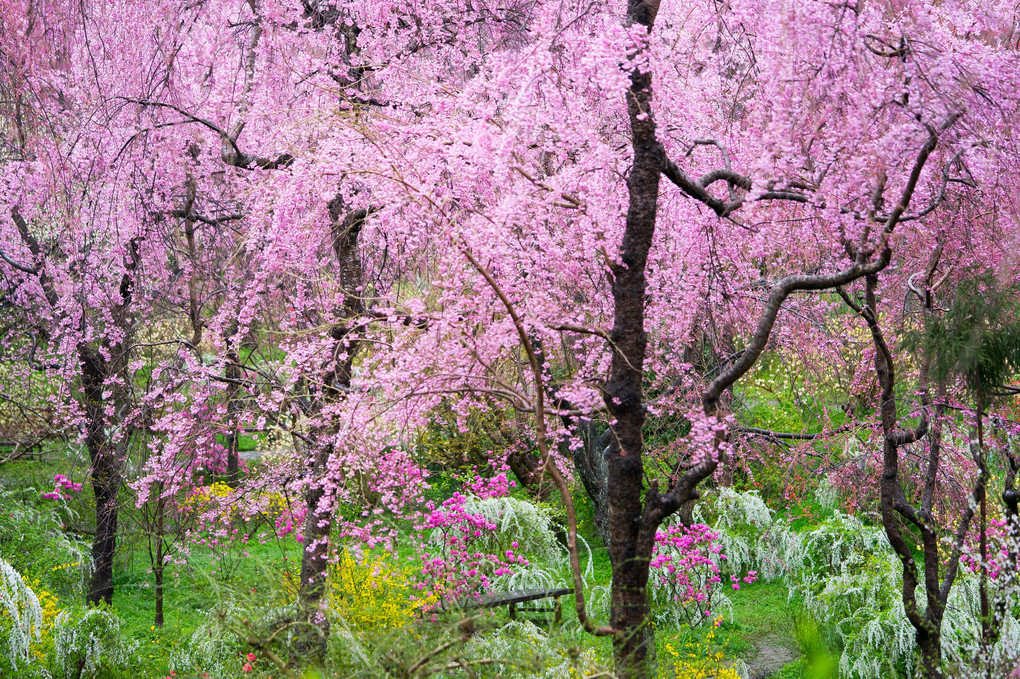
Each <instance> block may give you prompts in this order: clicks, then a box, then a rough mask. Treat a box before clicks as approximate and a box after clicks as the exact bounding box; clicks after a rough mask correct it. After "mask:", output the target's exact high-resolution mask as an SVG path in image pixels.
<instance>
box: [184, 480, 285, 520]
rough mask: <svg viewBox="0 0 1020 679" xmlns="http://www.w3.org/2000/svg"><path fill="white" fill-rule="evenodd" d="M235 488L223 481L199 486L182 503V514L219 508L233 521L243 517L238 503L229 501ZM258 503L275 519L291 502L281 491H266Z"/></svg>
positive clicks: (222, 514)
mask: <svg viewBox="0 0 1020 679" xmlns="http://www.w3.org/2000/svg"><path fill="white" fill-rule="evenodd" d="M232 492H234V489H233V488H231V487H230V485H228V484H226V483H224V482H223V481H216V482H215V483H212V484H210V485H208V486H198V487H197V488H195V489H193V490H192V491H191V492H189V493H188V494H187V496H186V497H185V498H184V499H183V500H182V501H181V503H180V510H181V513H182V514H187V515H192V514H194V515H201V514H203V513H205V512H208V511H210V510H219V511H218V512H217V513H218V514H219V515H221V516H223V517H226V518H228V519H230V520H231V521H233V520H236V519H240V518H242V516H241V512H240V510H239V509H238V508H237V505H236V504H232V503H229V502H227V500H228V499H229V497H230V494H231V493H232ZM260 497H261V499H260V501H259V502H257V503H256V506H257V507H259V508H260V511H261V512H262V513H263V514H265V515H266V516H267V517H268V518H269V519H270V520H275V519H277V518H278V517H280V516H282V515H283V514H284V513H286V512H287V511H288V510H289V509H290V503H288V502H287V499H286V498H285V497H284V496H283V495H282V494H280V493H277V492H274V493H265V494H263V495H261V496H260Z"/></svg>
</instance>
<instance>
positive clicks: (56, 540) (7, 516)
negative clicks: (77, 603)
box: [0, 488, 92, 599]
mask: <svg viewBox="0 0 1020 679" xmlns="http://www.w3.org/2000/svg"><path fill="white" fill-rule="evenodd" d="M39 498H40V494H39V492H38V491H37V490H36V489H35V488H25V489H21V490H18V491H0V507H3V511H2V512H0V555H3V558H5V559H7V560H8V561H9V563H10V564H11V566H12V567H14V568H15V569H17V570H18V571H19V572H21V573H23V574H24V575H25V576H26V577H29V578H35V579H38V580H40V581H41V582H43V583H45V585H46V586H47V587H49V588H50V589H51V590H53V591H54V592H55V593H56V594H57V595H58V596H60V597H61V598H65V599H73V598H76V597H81V596H82V594H83V592H84V583H85V576H86V575H87V572H88V569H89V568H90V567H91V564H92V561H91V557H90V556H89V551H88V547H87V546H86V545H84V544H83V543H81V542H80V541H78V540H76V539H74V538H72V537H69V536H68V535H67V534H66V533H65V532H64V530H63V526H62V522H61V520H60V518H59V516H58V512H54V511H53V510H52V508H48V507H40V506H39V503H40V499H39ZM70 511H71V510H70V508H68V507H63V508H61V512H62V513H65V514H66V513H67V512H70Z"/></svg>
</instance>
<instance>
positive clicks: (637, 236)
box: [605, 0, 660, 679]
mask: <svg viewBox="0 0 1020 679" xmlns="http://www.w3.org/2000/svg"><path fill="white" fill-rule="evenodd" d="M657 10H658V3H657V2H654V3H646V2H641V1H640V0H630V2H629V4H628V8H627V19H628V22H629V23H631V24H639V25H642V26H645V27H647V28H648V29H649V30H650V29H651V26H652V24H653V22H654V21H655V13H656V11H657ZM630 81H631V84H630V89H629V91H628V94H627V110H628V113H629V117H630V126H631V133H632V144H633V153H634V158H633V162H632V165H631V168H630V176H629V177H628V179H627V190H628V193H629V205H628V209H627V219H626V225H625V229H624V234H623V241H622V243H621V245H620V253H619V254H620V263H619V264H613V265H612V274H613V285H612V295H613V329H612V332H611V335H610V337H611V344H612V346H613V348H614V351H613V359H612V366H611V372H610V377H609V380H608V381H607V382H606V396H605V402H606V407H607V408H608V409H609V413H610V418H611V420H612V423H613V424H612V431H613V436H612V437H611V438H610V444H609V448H608V450H607V451H606V458H607V460H606V461H607V468H608V472H609V473H608V497H607V499H608V505H609V541H610V545H609V557H610V561H611V563H612V566H613V581H612V592H611V608H610V625H611V626H612V627H613V629H615V630H616V635H615V636H614V639H613V656H614V661H615V665H616V671H617V673H618V674H619V675H620V676H621V677H623V678H625V679H638V678H641V677H645V676H647V674H648V667H647V664H648V663H647V661H648V658H649V656H650V655H651V654H653V653H654V649H655V641H654V637H653V633H652V627H651V626H650V625H649V624H648V589H647V585H648V568H649V561H650V560H651V550H652V544H653V541H652V540H650V539H644V538H646V534H647V531H643V528H644V527H645V526H644V521H643V520H642V519H643V516H642V515H643V509H644V507H643V503H642V497H643V495H644V468H643V463H642V460H641V456H642V453H643V441H642V435H641V427H642V425H643V424H644V421H645V408H644V402H643V400H644V399H643V378H644V362H645V348H646V345H647V338H646V335H645V328H644V321H645V292H646V290H645V288H646V279H645V265H646V263H647V261H648V253H649V251H650V250H651V247H652V236H653V235H654V233H655V217H656V211H657V209H658V201H659V176H660V152H659V145H658V140H657V139H656V137H655V123H654V121H653V117H652V112H651V103H652V89H651V86H652V76H651V73H648V72H643V71H640V70H638V69H635V70H634V71H633V72H632V73H631V76H630Z"/></svg>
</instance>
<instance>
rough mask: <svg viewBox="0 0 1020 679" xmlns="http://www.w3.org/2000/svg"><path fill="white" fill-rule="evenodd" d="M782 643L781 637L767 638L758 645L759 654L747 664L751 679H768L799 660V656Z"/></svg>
mask: <svg viewBox="0 0 1020 679" xmlns="http://www.w3.org/2000/svg"><path fill="white" fill-rule="evenodd" d="M782 641H783V639H782V638H781V637H766V638H765V639H763V640H762V642H761V643H759V644H758V654H757V655H755V656H754V657H753V658H752V659H751V661H750V662H748V663H747V669H748V676H749V677H750V679H768V677H771V676H772V675H773V674H775V673H776V672H778V671H779V670H780V669H782V668H783V666H785V665H788V664H790V663H791V662H793V661H794V660H796V659H797V654H796V653H794V652H793V651H791V650H790V649H789V648H787V647H786V646H784V645H782Z"/></svg>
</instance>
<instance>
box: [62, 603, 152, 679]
mask: <svg viewBox="0 0 1020 679" xmlns="http://www.w3.org/2000/svg"><path fill="white" fill-rule="evenodd" d="M54 647H55V653H56V665H57V667H58V668H59V669H60V671H62V673H63V676H64V677H65V678H66V679H84V678H85V677H90V678H91V677H96V676H98V674H99V670H100V669H102V668H107V667H118V666H124V665H126V664H127V663H128V662H129V661H130V660H131V657H132V654H133V652H134V650H135V649H136V648H137V647H138V644H137V642H135V643H131V642H128V641H126V640H125V639H124V637H123V636H122V634H121V630H120V619H119V618H118V617H117V616H116V615H115V614H114V613H113V611H110V610H108V609H106V608H87V609H77V610H74V611H65V612H63V613H61V614H60V615H59V616H57V619H56V625H55V635H54Z"/></svg>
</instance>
